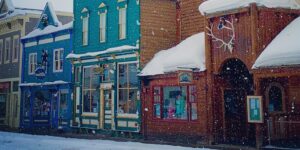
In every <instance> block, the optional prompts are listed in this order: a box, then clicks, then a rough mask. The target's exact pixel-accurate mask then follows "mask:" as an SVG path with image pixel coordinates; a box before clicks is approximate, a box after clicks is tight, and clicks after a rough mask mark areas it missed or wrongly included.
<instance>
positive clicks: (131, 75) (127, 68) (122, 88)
mask: <svg viewBox="0 0 300 150" xmlns="http://www.w3.org/2000/svg"><path fill="white" fill-rule="evenodd" d="M118 71H119V76H118V77H119V80H118V84H119V86H118V87H119V89H118V90H119V95H118V98H119V103H118V104H119V108H118V112H119V113H131V114H133V113H136V111H137V106H136V101H137V92H138V79H137V64H136V63H129V64H119V69H118Z"/></svg>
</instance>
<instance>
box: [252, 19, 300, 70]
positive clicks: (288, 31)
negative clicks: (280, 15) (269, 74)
mask: <svg viewBox="0 0 300 150" xmlns="http://www.w3.org/2000/svg"><path fill="white" fill-rule="evenodd" d="M299 27H300V17H298V18H297V19H295V20H294V21H293V22H291V23H290V24H289V25H288V26H287V27H285V29H283V30H282V31H281V32H280V33H279V34H278V35H277V36H276V37H275V39H274V40H273V41H272V42H271V43H270V44H269V45H268V46H267V48H266V49H265V50H264V51H263V52H262V53H261V54H260V56H259V57H258V58H257V60H256V62H255V63H254V65H253V67H252V69H257V68H266V67H280V66H291V65H300V42H299V35H300V28H299Z"/></svg>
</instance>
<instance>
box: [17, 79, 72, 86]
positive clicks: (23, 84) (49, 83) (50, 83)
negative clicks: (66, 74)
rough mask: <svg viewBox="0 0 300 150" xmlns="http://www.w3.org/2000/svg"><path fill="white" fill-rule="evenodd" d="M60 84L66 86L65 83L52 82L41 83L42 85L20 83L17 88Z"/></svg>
mask: <svg viewBox="0 0 300 150" xmlns="http://www.w3.org/2000/svg"><path fill="white" fill-rule="evenodd" d="M60 84H68V82H65V81H61V80H58V81H53V82H43V83H21V84H19V86H45V85H60Z"/></svg>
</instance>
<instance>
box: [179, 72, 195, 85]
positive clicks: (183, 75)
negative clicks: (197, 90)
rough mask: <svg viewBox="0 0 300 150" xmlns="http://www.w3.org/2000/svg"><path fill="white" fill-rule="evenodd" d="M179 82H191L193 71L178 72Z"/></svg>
mask: <svg viewBox="0 0 300 150" xmlns="http://www.w3.org/2000/svg"><path fill="white" fill-rule="evenodd" d="M178 80H179V83H181V84H182V83H192V81H193V73H192V72H180V73H179V74H178Z"/></svg>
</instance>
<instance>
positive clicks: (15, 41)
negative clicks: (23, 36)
mask: <svg viewBox="0 0 300 150" xmlns="http://www.w3.org/2000/svg"><path fill="white" fill-rule="evenodd" d="M19 51H20V38H19V36H18V35H16V36H14V38H13V51H12V61H13V62H18V58H19Z"/></svg>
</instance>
